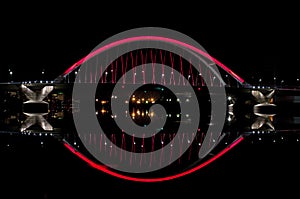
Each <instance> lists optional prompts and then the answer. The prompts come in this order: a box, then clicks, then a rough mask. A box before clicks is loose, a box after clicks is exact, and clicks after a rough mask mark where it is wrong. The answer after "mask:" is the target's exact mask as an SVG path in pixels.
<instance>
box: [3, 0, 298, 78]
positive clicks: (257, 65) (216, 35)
mask: <svg viewBox="0 0 300 199" xmlns="http://www.w3.org/2000/svg"><path fill="white" fill-rule="evenodd" d="M224 6H225V5H224ZM234 6H235V7H232V6H228V8H226V7H222V6H221V7H220V8H221V9H220V8H219V9H215V7H204V6H200V7H199V6H198V7H196V6H193V5H192V4H187V6H182V7H181V6H178V7H175V8H171V7H170V8H169V9H168V10H167V9H166V8H165V7H162V8H160V7H159V6H158V7H154V8H153V7H149V8H148V9H147V6H145V7H143V9H144V10H143V9H141V10H139V9H137V8H136V9H133V10H128V11H127V10H125V9H124V10H123V11H116V10H115V9H113V8H109V7H108V8H106V7H105V6H103V7H99V6H98V7H96V6H94V5H89V6H87V8H88V9H87V8H86V9H83V8H82V10H77V9H78V8H77V9H71V8H66V9H65V8H57V7H55V9H52V7H51V8H47V7H45V6H44V7H41V8H39V9H38V8H37V9H30V10H24V12H21V13H20V12H19V11H17V10H15V9H14V7H9V8H8V9H10V10H11V12H10V16H12V15H14V14H17V17H10V16H5V17H2V18H1V34H2V36H1V37H0V38H1V40H0V42H1V47H0V49H1V67H0V68H1V73H0V74H1V75H0V78H1V81H2V80H6V79H7V78H8V76H9V75H8V69H9V68H11V69H12V70H13V72H14V76H15V78H16V80H34V79H38V78H40V74H41V71H42V70H43V69H44V70H45V72H46V74H48V76H49V78H50V79H51V78H55V77H57V76H58V75H59V74H61V73H62V72H63V71H64V70H65V69H67V68H68V67H69V66H71V65H72V64H73V63H75V62H76V61H78V60H79V59H81V58H82V57H83V56H85V55H86V54H88V53H89V52H90V51H91V50H92V49H93V48H94V47H96V46H97V45H98V44H99V43H101V42H102V41H104V40H105V39H107V38H109V37H110V36H113V35H114V34H117V33H119V32H121V31H125V30H128V29H131V28H138V27H146V26H157V27H164V28H170V29H174V30H177V31H180V32H182V33H184V34H186V35H188V36H190V37H192V38H193V39H195V40H196V41H197V42H199V43H200V45H202V46H203V47H204V48H205V49H206V51H208V53H209V54H210V55H211V56H213V57H215V58H216V59H218V60H219V61H221V62H222V63H224V64H225V65H227V66H228V67H229V68H231V69H233V70H234V71H235V72H236V73H238V74H239V75H240V76H242V77H243V78H245V79H246V80H247V79H251V77H252V78H253V76H254V77H255V78H258V77H259V76H270V75H272V76H273V75H274V73H275V74H277V75H278V74H279V75H281V76H282V78H296V77H298V76H300V74H299V71H300V69H299V63H298V62H297V57H298V54H299V51H300V50H299V47H298V46H299V44H300V43H299V38H298V37H299V35H300V34H299V33H300V31H299V30H298V18H299V17H298V15H299V14H298V13H297V12H295V11H294V10H295V7H294V6H293V5H288V6H283V5H281V4H278V5H275V6H273V5H272V6H264V7H262V5H259V4H258V5H247V4H245V5H234ZM92 8H93V9H92ZM150 11H151V12H150Z"/></svg>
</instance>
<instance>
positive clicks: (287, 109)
mask: <svg viewBox="0 0 300 199" xmlns="http://www.w3.org/2000/svg"><path fill="white" fill-rule="evenodd" d="M72 85H73V84H67V83H64V84H58V83H57V84H22V83H14V84H2V85H1V89H0V90H1V103H2V105H1V112H2V114H1V120H0V122H1V125H0V126H1V136H2V139H1V143H2V146H1V148H7V149H5V150H11V149H10V148H12V147H14V145H15V144H16V143H15V141H13V140H15V139H16V140H18V139H24V141H26V139H27V140H28V139H29V137H31V138H34V139H35V140H36V141H37V140H39V144H40V146H39V147H47V143H48V142H49V140H56V141H58V142H59V143H62V145H64V146H66V147H67V148H68V149H70V150H71V151H73V152H75V154H77V155H78V153H80V154H81V155H80V156H81V157H83V158H88V159H89V161H91V162H89V163H90V164H93V163H97V164H99V165H101V162H99V161H98V160H97V159H96V158H95V157H93V156H92V155H91V154H90V153H89V151H88V150H87V149H86V148H85V145H84V144H83V143H82V142H84V143H88V144H89V145H91V146H93V147H95V148H96V149H97V152H98V153H99V154H101V155H103V156H104V157H106V158H116V159H117V160H118V161H119V164H125V163H126V162H127V164H128V162H129V163H130V164H132V165H137V164H138V165H141V166H149V167H151V165H154V164H162V163H165V162H168V161H170V160H171V156H172V150H171V152H170V153H169V154H168V155H166V154H161V156H155V157H151V159H147V158H146V157H145V156H144V153H147V152H153V151H155V150H157V149H159V148H163V147H164V146H165V145H167V144H168V143H171V145H170V146H171V147H172V146H173V144H175V143H174V142H177V146H181V145H183V144H184V142H186V143H189V144H190V143H191V144H190V147H189V148H188V150H187V151H185V152H183V153H182V155H181V157H180V158H178V159H177V160H176V161H175V162H171V163H170V164H168V167H166V168H165V169H164V168H163V169H161V170H159V171H155V172H151V173H147V174H143V175H140V174H130V175H133V176H138V177H141V178H142V179H144V178H145V179H147V178H153V177H166V176H172V175H175V174H177V173H178V172H180V171H182V172H183V171H186V170H187V169H188V168H193V167H195V165H201V164H202V163H205V162H206V161H208V162H210V161H211V160H213V159H215V158H216V157H219V154H223V153H224V152H225V151H226V150H227V149H229V148H231V146H233V145H232V144H233V143H235V142H236V141H237V140H239V141H240V140H241V139H244V138H247V140H248V142H253V143H254V144H259V143H262V144H268V143H272V144H278V143H282V144H297V143H300V134H299V129H300V120H299V118H300V115H299V111H298V110H300V109H299V106H300V104H299V98H300V91H299V90H297V89H271V88H267V89H255V88H233V87H226V94H227V102H226V103H227V112H226V117H225V118H226V120H225V121H224V122H225V123H224V128H223V132H222V139H221V140H211V142H212V143H215V142H218V145H217V147H215V148H214V149H213V151H211V153H210V154H209V155H208V156H207V157H206V158H205V159H199V157H198V153H199V150H200V148H201V144H202V142H203V138H204V137H205V136H209V133H210V132H206V131H207V129H208V126H209V125H214V124H211V123H209V122H210V114H209V113H210V111H211V109H210V105H209V104H210V102H209V99H210V98H209V95H207V90H206V89H205V87H195V88H194V89H195V91H196V92H197V95H198V97H199V99H200V101H199V104H200V110H201V120H200V122H199V128H198V130H197V132H193V134H191V133H189V132H187V133H185V132H182V133H181V134H179V136H178V137H177V138H176V139H173V138H174V137H175V135H176V130H178V122H179V121H182V123H183V125H189V124H190V123H191V122H192V121H191V118H189V115H188V114H186V115H181V112H180V106H179V105H180V103H189V100H190V96H191V95H190V93H184V92H183V93H181V96H180V94H179V93H176V94H175V95H172V93H171V92H168V91H167V88H166V87H164V86H162V85H150V86H149V85H148V86H146V87H145V86H144V87H141V88H140V89H138V90H136V91H135V93H133V94H132V95H131V96H130V98H129V100H128V101H124V105H127V106H129V111H126V112H124V116H125V117H129V118H131V119H133V120H134V121H135V122H136V123H137V124H139V125H141V126H143V125H147V124H149V122H150V121H151V119H152V120H153V119H155V118H157V117H154V114H155V113H154V112H151V111H150V110H151V109H149V107H150V106H151V105H153V104H161V105H163V106H164V107H165V108H166V110H167V115H166V117H167V123H166V125H165V126H164V129H161V131H160V132H159V133H157V134H154V135H153V136H151V137H149V138H141V137H143V136H141V135H139V136H138V137H134V136H130V135H128V134H126V133H125V132H123V131H122V129H119V128H118V127H117V125H115V123H114V118H115V117H118V115H113V114H112V111H111V109H110V100H111V93H110V91H111V90H112V86H113V85H112V84H104V85H98V89H100V90H101V91H107V95H103V92H101V95H98V94H96V96H95V114H96V115H97V118H98V120H99V124H100V125H101V127H102V129H103V131H104V132H105V133H104V134H101V133H97V132H91V133H87V134H84V135H86V136H84V137H79V136H80V135H79V134H78V133H77V132H76V128H75V126H74V121H73V117H74V115H76V114H79V113H80V103H79V102H78V101H76V99H72ZM89 85H90V84H84V87H86V88H88V87H89ZM45 86H52V87H53V90H51V92H50V93H49V95H47V96H45V98H44V99H43V101H44V102H46V103H47V105H48V109H47V112H46V113H37V112H34V114H30V113H28V112H30V111H27V114H24V110H25V109H24V108H25V105H26V103H25V102H27V101H28V97H26V94H25V93H24V92H23V91H22V89H21V88H24V87H27V88H30V89H32V90H33V92H37V91H39V90H41V89H42V88H44V87H45ZM127 86H130V85H127ZM146 91H147V92H146ZM216 94H217V93H216ZM210 95H214V93H210ZM179 96H180V97H179ZM114 97H115V98H117V97H118V96H114ZM27 110H30V107H27ZM33 110H34V109H33ZM72 111H73V114H74V115H72ZM38 116H39V117H40V118H43V120H39V119H38V118H37V117H38ZM30 118H31V119H30ZM45 123H47V124H48V126H51V128H49V127H48V128H45ZM102 124H104V125H102ZM8 135H9V136H8ZM7 136H8V137H7ZM144 137H145V136H144ZM108 141H110V144H108V143H109V142H108ZM18 142H19V141H18ZM20 142H22V141H21V140H20ZM50 142H52V141H50ZM117 147H119V148H122V149H124V150H126V151H130V152H133V153H132V154H134V155H132V156H130V157H126V156H124V154H123V153H122V152H121V153H120V152H119V151H118V150H116V148H117ZM74 150H75V151H74ZM92 162H93V163H92ZM205 165H206V163H205ZM94 167H95V166H94ZM125 174H126V173H125Z"/></svg>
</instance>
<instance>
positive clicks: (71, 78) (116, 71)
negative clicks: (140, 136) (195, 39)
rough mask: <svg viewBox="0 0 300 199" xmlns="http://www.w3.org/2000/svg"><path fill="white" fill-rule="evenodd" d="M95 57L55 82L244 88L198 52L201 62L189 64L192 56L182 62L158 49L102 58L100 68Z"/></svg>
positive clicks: (225, 69) (227, 71)
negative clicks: (224, 85) (88, 64)
mask: <svg viewBox="0 0 300 199" xmlns="http://www.w3.org/2000/svg"><path fill="white" fill-rule="evenodd" d="M201 52H202V51H201ZM97 53H98V52H97V50H96V51H94V52H93V53H91V55H88V56H86V57H84V58H82V59H81V60H79V61H78V62H76V63H75V64H74V65H72V66H71V67H70V68H68V69H67V70H66V71H65V72H64V73H63V74H62V75H61V76H59V77H58V78H57V79H56V81H57V82H61V81H62V82H65V83H72V82H77V83H112V84H114V83H117V81H118V79H121V82H122V83H123V84H145V83H146V82H149V81H150V82H151V83H153V84H161V85H165V86H167V85H174V86H175V85H177V86H185V85H187V84H188V82H189V84H191V85H192V86H206V85H209V86H223V85H222V82H221V81H222V80H224V81H225V84H226V85H227V86H233V87H240V86H241V85H244V84H246V83H245V80H244V79H243V78H241V77H239V76H238V75H237V74H235V73H234V72H233V71H232V70H230V69H229V68H228V67H226V66H225V65H224V64H222V63H221V62H219V61H218V60H216V59H215V58H213V57H211V56H210V55H208V54H207V53H205V52H202V53H203V59H198V60H196V62H195V61H193V62H192V61H191V60H193V59H194V58H193V56H192V55H191V56H190V57H189V58H186V57H187V56H189V55H185V58H183V56H182V55H180V54H174V53H172V52H169V51H165V50H161V49H138V50H135V51H131V52H128V53H126V54H123V55H121V56H119V57H118V58H117V59H114V60H110V58H109V57H105V59H106V60H105V64H104V65H102V64H103V60H99V59H103V58H102V57H99V56H96V55H97ZM184 53H185V54H186V52H182V54H184ZM93 57H95V58H93ZM90 59H94V60H92V61H91V62H93V66H91V67H89V69H88V70H85V71H84V72H83V73H80V76H79V77H78V76H77V73H78V71H79V70H80V67H81V65H82V64H84V63H85V62H86V61H87V60H90ZM99 63H101V64H99ZM146 64H150V65H151V67H150V68H146V67H145V65H146ZM139 65H141V66H142V67H141V68H139V69H136V66H139ZM209 65H215V66H217V68H218V69H219V71H218V72H220V73H221V76H222V80H221V79H220V78H218V77H217V75H216V74H215V73H213V70H212V69H211V68H210V67H209ZM107 66H108V67H107ZM166 67H171V70H170V71H169V72H165V69H166ZM105 68H106V69H105ZM195 68H197V69H198V70H196V69H195ZM129 70H131V73H132V74H131V75H132V76H130V77H131V78H127V76H128V75H126V73H127V72H128V71H129ZM175 70H176V71H178V72H179V74H177V73H175V72H174V71H175ZM203 76H205V77H208V78H207V80H208V81H207V82H205V81H204V79H203ZM75 77H76V78H75ZM100 77H101V78H100ZM99 78H100V80H99ZM147 78H148V79H147ZM97 80H99V81H97Z"/></svg>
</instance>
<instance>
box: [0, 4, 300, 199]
mask: <svg viewBox="0 0 300 199" xmlns="http://www.w3.org/2000/svg"><path fill="white" fill-rule="evenodd" d="M99 4H100V5H99ZM116 4H118V3H116ZM143 4H144V3H143ZM150 4H151V5H150ZM181 4H182V3H181ZM181 4H178V5H176V6H175V7H165V6H161V5H160V4H154V2H145V4H144V5H141V7H140V8H139V9H138V8H134V7H131V9H130V10H129V9H128V10H127V9H123V11H118V10H117V9H116V8H115V6H117V5H111V6H108V5H101V2H98V3H97V4H95V5H83V4H80V5H77V6H76V7H75V8H74V7H72V8H71V7H68V6H67V7H62V6H61V5H59V6H58V5H50V4H49V3H48V4H47V3H46V4H45V5H44V6H42V5H36V4H32V5H26V6H28V7H29V8H30V9H27V8H26V9H25V7H24V9H23V11H20V9H15V8H16V7H15V6H20V7H22V6H25V5H20V4H18V5H11V6H10V7H6V6H3V7H2V11H4V10H6V11H7V13H9V14H7V13H4V12H3V13H1V16H0V23H1V29H0V31H1V36H0V43H1V45H0V49H1V66H0V81H1V82H6V81H7V80H8V79H9V69H11V70H12V71H13V80H14V81H26V80H36V79H37V80H39V79H40V78H42V75H41V73H42V71H43V70H44V71H45V76H46V77H45V78H47V79H49V80H52V79H54V78H56V77H57V76H58V75H60V74H61V73H62V72H64V71H65V70H66V69H67V68H68V67H69V66H71V65H72V64H74V63H75V62H77V61H78V60H80V59H81V58H82V57H84V56H85V55H87V54H88V53H89V52H90V51H91V50H93V48H94V47H96V46H97V45H98V44H100V43H101V42H102V41H104V40H105V39H107V38H109V37H110V36H113V35H114V34H117V33H119V32H122V31H125V30H128V29H132V28H138V27H164V28H170V29H173V30H177V31H179V32H181V33H183V34H186V35H187V36H190V37H191V38H193V39H195V40H196V41H197V42H198V43H199V44H200V45H202V46H203V47H204V49H205V50H206V51H207V52H208V53H209V54H210V55H211V56H213V57H214V58H216V59H217V60H219V61H220V62H222V63H223V64H225V65H226V66H228V67H229V68H231V69H232V70H233V71H235V72H236V73H237V74H239V75H240V76H241V77H243V78H244V79H246V81H248V82H250V83H252V81H253V82H256V81H257V80H258V79H259V78H261V77H262V78H263V79H265V78H272V77H273V76H274V75H276V76H278V77H279V79H290V80H291V81H290V82H294V80H295V79H296V78H298V77H300V66H299V61H298V57H299V53H300V50H299V44H300V39H299V35H300V34H299V33H300V30H299V27H298V26H299V18H300V16H299V12H298V10H296V9H297V8H298V6H295V5H282V4H277V5H274V4H272V5H266V6H262V5H261V4H250V3H248V4H247V3H245V4H243V5H236V4H232V5H219V7H218V8H216V5H210V6H204V5H202V4H201V2H199V4H200V5H194V4H196V3H186V4H185V5H181ZM197 4H198V3H197ZM35 6H37V7H35ZM137 6H139V5H137ZM148 6H149V7H148ZM118 7H122V6H121V5H118ZM226 7H228V8H229V9H226ZM13 16H14V17H13ZM25 145H26V144H25ZM56 147H58V149H57V148H56ZM293 147H294V146H284V147H283V148H276V147H274V146H255V147H252V148H251V147H250V148H249V145H247V144H246V145H241V147H240V148H239V149H236V150H233V151H232V152H231V153H230V154H229V155H227V156H225V157H224V158H223V159H220V160H219V161H218V162H217V164H215V165H212V166H211V167H207V168H205V169H204V171H203V172H200V173H198V174H195V175H192V176H188V177H186V178H183V179H179V180H175V181H173V182H166V183H158V184H139V183H130V182H125V181H122V180H119V179H115V178H111V177H110V176H107V175H104V174H102V173H98V172H95V171H94V170H92V169H91V168H90V167H88V166H87V165H86V164H84V163H82V162H81V161H80V160H78V159H77V158H76V157H74V156H72V155H71V154H68V153H66V152H65V151H64V150H63V149H61V148H62V147H61V148H60V146H56V145H54V146H52V147H50V148H49V149H40V150H41V151H38V152H37V154H35V153H33V152H32V151H31V150H25V152H24V153H21V154H16V160H15V161H14V163H16V164H13V163H7V164H4V166H3V167H0V169H2V170H3V168H4V171H3V172H2V173H6V174H7V177H5V178H4V179H5V180H8V181H7V186H5V187H4V189H6V188H8V187H9V188H12V187H11V185H12V186H15V187H16V188H18V189H20V188H22V187H25V188H26V189H27V191H26V192H24V194H25V195H26V194H27V193H28V196H32V195H38V198H58V197H59V196H62V195H63V196H66V198H68V197H69V196H70V195H71V196H72V197H73V196H78V195H77V193H80V194H88V193H89V195H87V197H83V198H92V197H93V198H94V197H95V196H98V197H97V198H100V196H102V194H105V195H107V194H110V195H112V196H113V197H115V195H114V194H116V193H118V194H122V193H123V194H124V197H125V196H126V198H127V196H128V197H131V198H143V197H144V195H146V194H147V195H148V196H153V197H154V196H155V197H159V196H160V195H159V194H163V195H162V196H164V195H169V196H172V195H174V196H179V195H178V194H186V195H187V196H188V195H194V194H195V193H196V196H197V193H198V194H199V195H198V196H202V197H204V196H210V197H215V194H216V191H215V190H220V193H222V194H223V195H222V196H223V197H228V196H230V197H234V198H235V197H237V198H243V197H244V196H245V195H246V196H253V197H256V196H277V193H276V192H275V190H276V191H277V192H278V193H280V194H282V195H285V196H286V197H285V198H288V196H290V195H291V194H297V193H298V192H297V190H298V189H295V188H294V186H295V184H294V183H292V181H294V180H298V179H299V172H298V169H299V163H298V162H299V161H298V160H297V159H295V155H298V154H297V153H296V152H295V151H294V148H293ZM54 148H56V149H57V150H58V151H60V150H61V151H64V153H61V154H55V153H56V152H57V151H53V149H54ZM295 148H296V149H297V150H299V146H298V147H295ZM292 151H293V152H292ZM27 152H28V154H29V159H28V160H26V161H23V160H21V159H18V158H22V157H23V156H24V154H25V153H26V154H27ZM28 154H27V155H28ZM9 155H11V154H10V153H8V156H9ZM5 158H6V157H5ZM36 158H40V161H33V160H36ZM30 161H32V162H33V163H30ZM6 165H8V166H6ZM10 165H13V167H12V168H9V167H10ZM45 165H47V166H46V168H48V169H49V168H52V169H53V170H47V171H45V170H43V168H41V167H45ZM21 167H22V169H20V168H21ZM5 169H6V170H5ZM279 170H280V171H281V172H280V171H279ZM6 171H9V172H6ZM26 171H28V172H26ZM30 172H31V173H30ZM2 173H1V174H2ZM9 173H12V178H10V177H9V175H10V174H9ZM0 177H1V176H0ZM29 179H32V180H33V184H30V183H29V181H28V180H29ZM281 179H282V180H281ZM95 180H96V181H95ZM283 181H284V183H285V184H283ZM52 182H53V183H54V184H55V185H53V183H52ZM95 182H98V183H95ZM295 183H296V184H297V185H298V183H297V182H295ZM24 185H25V186H24ZM43 185H45V187H44V186H43ZM35 187H36V188H35ZM238 190H242V195H237V194H236V192H237V191H238ZM1 191H3V190H1V187H0V192H1ZM217 192H218V191H217ZM10 193H11V192H10ZM61 193H62V194H61ZM202 194H204V195H202ZM207 194H208V195H207ZM21 195H22V194H21ZM51 196H52V197H51ZM89 196H91V197H89ZM296 197H297V196H296Z"/></svg>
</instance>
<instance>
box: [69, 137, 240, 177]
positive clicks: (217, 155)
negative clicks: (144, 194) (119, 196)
mask: <svg viewBox="0 0 300 199" xmlns="http://www.w3.org/2000/svg"><path fill="white" fill-rule="evenodd" d="M242 140H244V137H242V136H241V137H239V138H238V139H237V140H235V141H234V142H233V143H232V144H230V145H229V146H227V147H226V148H225V149H223V150H222V151H220V152H219V153H218V154H216V155H215V156H214V157H212V158H211V159H209V160H207V161H205V162H203V163H202V164H200V165H198V166H196V167H194V168H192V169H190V170H187V171H185V172H182V173H179V174H176V175H171V176H167V177H161V178H135V177H130V176H126V175H122V174H119V173H116V172H114V171H111V170H109V168H107V167H106V166H103V165H100V164H97V163H95V162H93V161H92V160H90V159H89V158H87V157H86V156H85V155H83V154H82V153H80V152H79V151H77V150H76V149H74V148H73V147H72V146H71V145H70V144H68V143H67V142H64V146H65V147H66V148H67V149H69V150H70V151H71V152H72V153H74V154H75V155H76V156H78V157H79V158H80V159H82V160H83V161H85V162H87V163H88V164H89V165H90V166H91V167H93V168H95V169H98V170H100V171H102V172H104V173H107V174H109V175H112V176H115V177H118V178H121V179H124V180H130V181H135V182H162V181H167V180H173V179H175V178H179V177H183V176H186V175H188V174H191V173H193V172H195V171H197V170H199V169H201V168H203V167H204V166H206V165H208V164H210V163H212V162H213V161H215V160H216V159H218V158H219V157H221V156H222V155H224V154H225V153H226V152H228V151H229V150H230V149H232V148H233V147H234V146H236V145H237V144H239V143H240V142H241V141H242Z"/></svg>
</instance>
